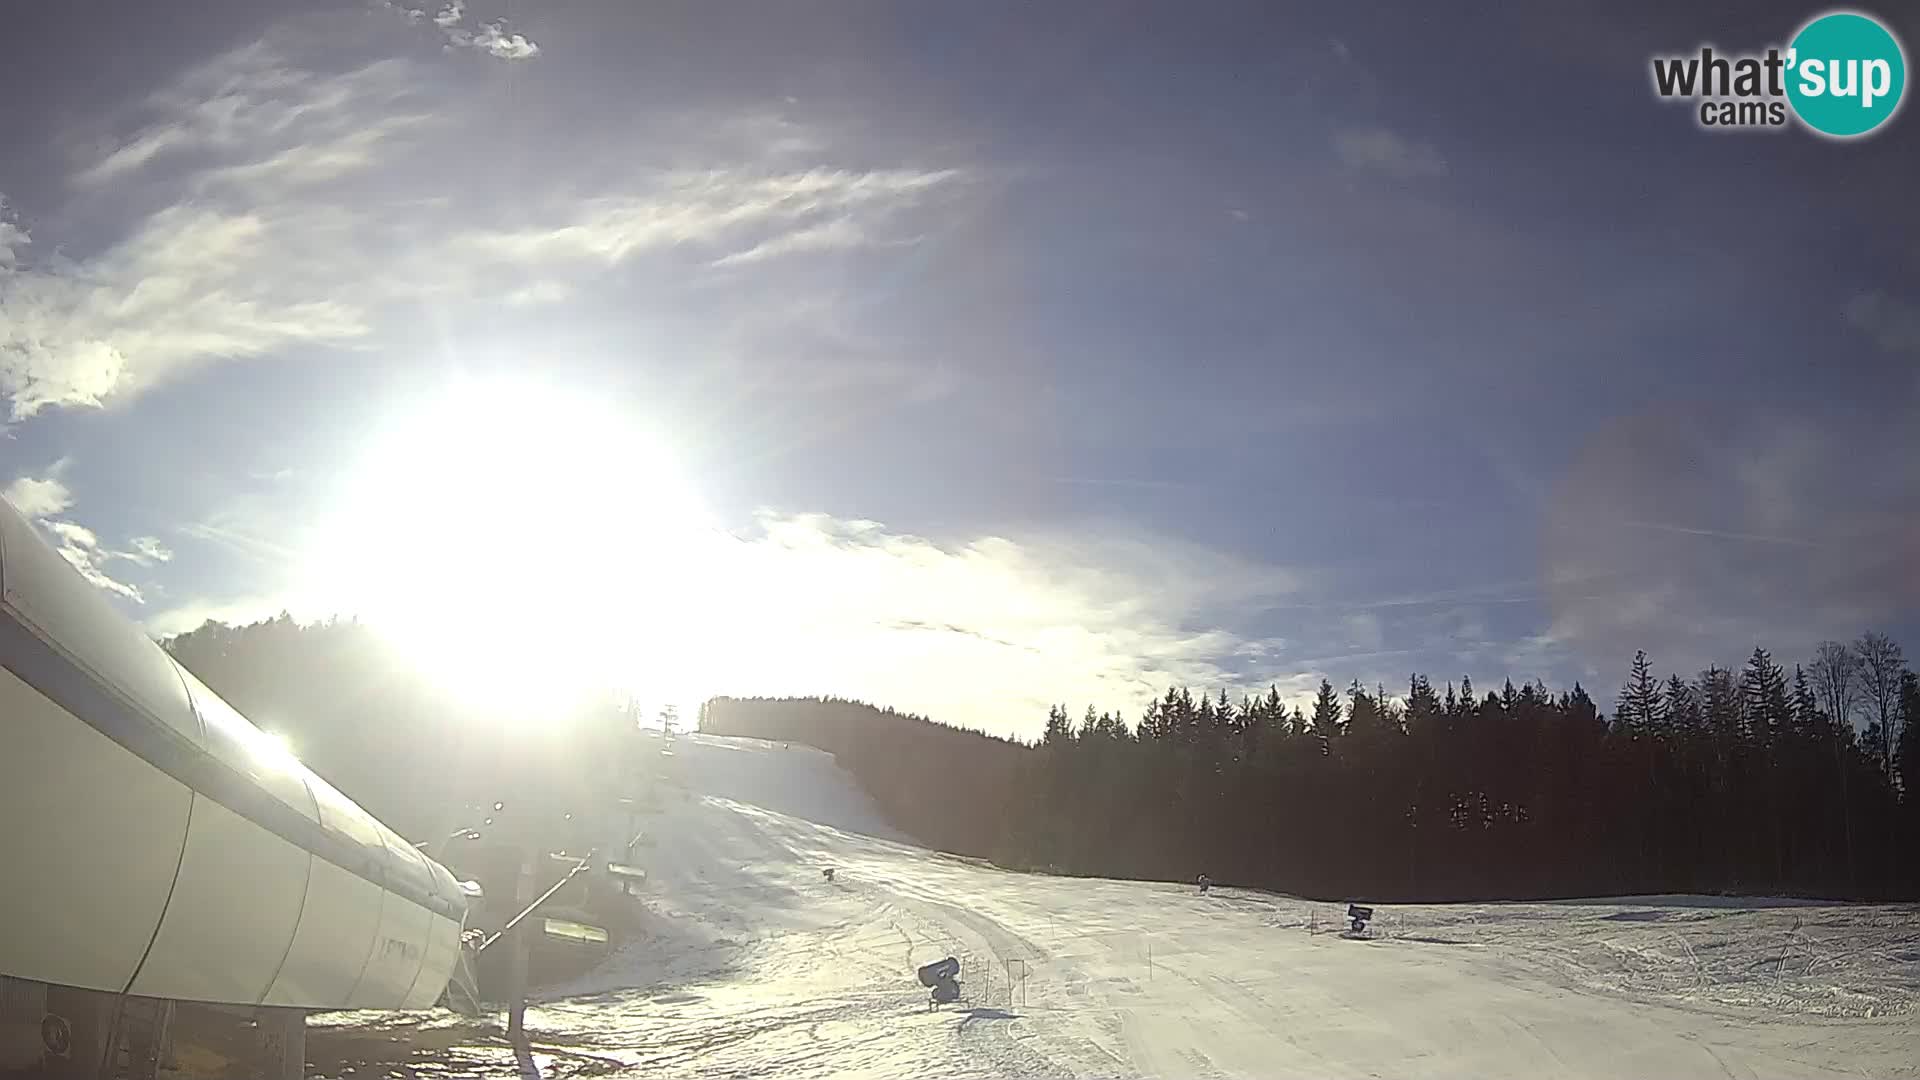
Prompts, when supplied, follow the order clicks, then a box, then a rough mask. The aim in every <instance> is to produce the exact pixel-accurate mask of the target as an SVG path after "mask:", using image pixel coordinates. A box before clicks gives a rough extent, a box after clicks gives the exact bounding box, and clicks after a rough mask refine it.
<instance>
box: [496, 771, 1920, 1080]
mask: <svg viewBox="0 0 1920 1080" xmlns="http://www.w3.org/2000/svg"><path fill="white" fill-rule="evenodd" d="M659 749H660V751H661V753H660V754H659V755H658V760H659V763H660V769H661V778H660V786H659V791H660V798H659V806H660V810H659V812H658V814H657V816H656V817H655V818H654V819H653V820H652V822H651V824H650V826H649V831H650V833H651V834H652V835H653V836H654V837H655V838H656V839H655V840H654V846H653V847H652V848H651V849H643V851H642V852H641V853H640V854H641V859H640V861H643V862H645V863H646V864H647V865H648V868H649V894H648V898H647V900H646V901H645V903H646V905H647V908H648V912H647V919H648V924H649V927H650V936H649V937H648V938H647V939H646V940H644V941H640V942H637V943H635V944H633V945H631V946H629V947H628V948H626V949H625V950H623V951H622V952H621V953H619V954H616V956H615V957H614V958H613V959H612V960H611V961H610V962H609V963H608V964H607V965H605V966H604V967H603V968H602V969H601V970H599V971H596V972H594V973H593V974H592V975H590V976H589V977H588V978H586V979H583V980H581V981H580V982H578V983H576V984H574V985H570V986H566V987H561V988H558V989H557V990H556V991H554V992H553V993H551V994H549V995H548V1000H547V1002H546V1003H545V1005H544V1006H542V1007H540V1008H537V1009H536V1010H535V1011H534V1012H533V1013H532V1014H531V1016H530V1019H529V1023H530V1026H531V1027H532V1028H533V1029H534V1030H535V1031H536V1032H537V1033H538V1038H539V1039H541V1040H544V1041H545V1043H546V1044H547V1045H548V1046H549V1047H551V1048H556V1049H555V1051H554V1053H553V1054H551V1055H549V1056H547V1057H545V1058H543V1059H542V1060H543V1061H544V1062H545V1063H546V1066H547V1068H548V1070H549V1073H550V1075H552V1074H565V1073H567V1072H568V1071H569V1070H574V1069H578V1070H580V1071H583V1072H592V1073H618V1074H620V1075H631V1076H649V1077H651V1076H658V1077H668V1076H672V1077H716V1078H717V1077H738V1076H746V1075H777V1076H783V1077H871V1078H882V1077H885V1078H907V1077H927V1078H934V1077H938V1078H941V1080H948V1078H953V1077H1010V1076H1018V1077H1133V1076H1153V1077H1170V1078H1171V1077H1182V1078H1186V1077H1258V1078H1262V1080H1266V1078H1274V1077H1289V1076H1298V1077H1350V1076H1351V1077H1361V1076H1386V1077H1411V1076H1419V1077H1475V1078H1480V1077H1525V1078H1528V1080H1535V1078H1538V1077H1542V1076H1552V1077H1556V1078H1557V1077H1653V1076H1660V1077H1679V1076H1734V1077H1813V1076H1836V1075H1851V1076H1874V1077H1899V1076H1914V1075H1920V1071H1917V1070H1920V1025H1917V1024H1916V1020H1915V1015H1914V1007H1915V992H1916V977H1917V976H1920V912H1917V911H1916V910H1915V909H1914V908H1913V907H1911V906H1908V907H1852V906H1831V905H1812V906H1809V905H1803V904H1797V903H1790V902H1780V901H1773V902H1767V901H1753V902H1747V901H1730V900H1724V899H1710V898H1697V897H1695V898H1690V897H1650V898H1639V899H1635V900H1611V901H1592V902H1585V901H1582V902H1567V903H1554V904H1480V905H1457V906H1430V907H1394V906H1391V905H1382V906H1381V907H1380V911H1379V917H1378V919H1377V921H1376V923H1375V925H1374V934H1373V936H1372V937H1371V938H1370V939H1367V940H1354V939H1352V938H1349V937H1345V936H1343V935H1341V934H1340V933H1339V932H1338V931H1339V930H1340V929H1342V928H1343V926H1344V920H1343V919H1341V918H1340V915H1341V912H1342V910H1343V909H1342V906H1341V905H1337V904H1317V903H1310V902H1306V901H1298V900H1291V899H1287V898H1282V897H1275V896H1271V895H1267V894H1260V893H1252V892H1244V891H1238V890H1233V889H1222V888H1216V889H1215V890H1214V892H1213V894H1212V895H1210V896H1206V897H1202V896H1200V895H1198V894H1197V892H1196V890H1194V889H1192V888H1190V887H1185V886H1178V885H1171V884H1156V883H1141V882H1121V881H1107V880H1085V879H1069V878H1054V877H1046V876H1039V875H1030V874H1020V873H1012V872H1007V871H1003V870H998V869H995V868H993V867H990V866H987V865H984V864H982V863H980V862H978V861H975V860H967V859H960V858H956V857H951V856H945V855H940V854H936V853H933V852H929V851H926V850H923V849H920V848H917V847H915V846H913V845H911V844H909V843H906V842H904V840H903V839H902V838H901V837H899V836H897V835H896V834H894V833H893V832H892V831H891V830H890V829H888V828H887V827H886V825H885V823H884V822H882V821H881V820H880V819H879V817H878V815H877V814H876V813H875V812H874V810H873V808H872V807H871V806H870V805H869V803H868V802H867V800H866V799H865V798H864V797H863V796H862V794H861V793H860V792H859V791H858V790H857V788H856V787H855V785H854V784H853V783H852V782H851V780H850V779H849V778H848V777H847V776H846V775H845V774H844V773H843V772H841V770H839V769H838V767H837V766H836V765H835V764H834V762H833V761H832V759H831V758H830V757H828V756H827V755H825V754H823V753H820V752H818V751H815V750H811V749H806V748H803V747H800V746H799V745H797V744H794V745H792V746H783V745H782V744H778V743H767V742H759V741H753V740H741V739H725V738H712V737H706V736H689V737H682V738H680V739H678V740H673V741H672V742H671V743H669V742H668V741H666V740H661V743H660V747H659ZM828 867H831V868H834V869H835V870H836V874H835V876H834V880H833V881H831V882H829V881H827V880H826V879H825V878H824V876H823V875H822V872H821V871H822V870H823V869H825V868H828ZM950 953H951V954H953V955H955V956H958V957H960V959H961V961H962V963H963V965H964V970H963V973H962V977H963V980H964V984H963V985H964V990H965V993H966V997H965V998H964V999H963V1000H962V1002H961V1003H960V1004H958V1005H956V1006H948V1007H945V1008H942V1009H940V1010H936V1011H929V1009H928V1006H927V1001H926V991H925V990H924V989H923V988H922V987H921V986H920V985H919V984H918V983H917V982H916V981H915V979H914V969H915V968H916V967H917V966H918V965H920V964H924V963H927V962H929V961H931V960H935V959H938V958H940V957H942V956H945V955H947V954H950ZM1009 961H1015V962H1016V963H1014V964H1012V965H1009V963H1008V962H1009ZM1021 962H1023V963H1021ZM1021 966H1024V967H1025V968H1026V969H1027V979H1026V982H1025V984H1024V986H1020V985H1017V984H1016V985H1013V986H1011V987H1010V986H1009V981H1008V976H1009V967H1012V968H1013V969H1015V973H1016V974H1017V969H1018V968H1020V967H1021Z"/></svg>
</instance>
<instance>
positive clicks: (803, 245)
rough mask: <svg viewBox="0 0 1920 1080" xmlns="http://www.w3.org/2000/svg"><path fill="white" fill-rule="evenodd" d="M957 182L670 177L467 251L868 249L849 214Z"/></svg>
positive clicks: (885, 177)
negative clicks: (852, 245)
mask: <svg viewBox="0 0 1920 1080" xmlns="http://www.w3.org/2000/svg"><path fill="white" fill-rule="evenodd" d="M958 178H959V173H958V172H956V171H954V170H951V169H946V170H933V171H919V170H905V169H881V170H872V171H864V172H861V171H853V170H845V169H808V170H804V171H799V172H787V173H777V174H772V175H766V174H756V173H754V172H751V171H747V170H713V171H706V172H667V173H660V174H657V175H655V176H654V177H652V178H651V180H650V181H649V182H645V183H644V184H642V185H641V190H639V191H637V192H635V193H633V194H627V195H618V196H606V197H602V198H598V199H592V200H589V201H586V202H584V203H582V204H581V205H580V206H579V207H578V208H577V209H576V210H575V211H574V212H573V213H572V214H571V215H570V216H569V217H568V218H567V219H565V220H563V221H560V222H556V223H554V224H550V225H545V226H537V227H531V228H518V229H504V230H486V231H476V232H473V233H470V234H468V235H467V236H466V237H464V238H463V239H462V241H461V243H462V244H463V246H465V247H466V248H467V249H468V250H469V252H470V253H477V254H481V255H485V256H492V257H497V258H505V259H509V260H513V261H516V262H547V261H563V260H589V261H594V262H601V263H608V264H611V263H618V262H621V261H623V260H625V259H628V258H631V257H633V256H636V255H640V254H643V253H646V252H651V251H658V250H662V249H667V248H673V247H678V246H681V245H690V246H700V247H706V248H709V249H711V248H720V249H721V250H722V251H723V252H725V249H727V248H729V247H731V248H733V250H732V251H731V252H726V253H724V254H722V255H721V256H720V259H721V261H722V262H727V261H733V262H736V263H738V262H752V261H757V260H759V259H762V258H765V257H768V256H771V255H775V254H781V253H791V252H795V251H804V250H820V249H822V248H828V247H836V246H846V245H847V244H848V243H864V242H866V240H867V237H868V233H867V231H866V230H865V229H864V228H863V227H862V226H860V225H857V224H855V222H854V220H853V219H852V217H851V216H850V215H854V214H863V215H867V216H868V217H869V218H870V219H872V220H875V221H883V220H884V219H885V217H886V216H887V215H888V214H889V213H890V212H893V211H897V210H899V209H902V208H904V207H907V206H911V205H913V204H915V203H916V202H917V201H918V200H920V199H922V198H923V197H925V196H926V195H928V194H929V193H931V192H933V191H935V190H936V189H939V188H941V187H943V186H946V185H950V184H952V183H953V182H955V181H956V180H957V179H958Z"/></svg>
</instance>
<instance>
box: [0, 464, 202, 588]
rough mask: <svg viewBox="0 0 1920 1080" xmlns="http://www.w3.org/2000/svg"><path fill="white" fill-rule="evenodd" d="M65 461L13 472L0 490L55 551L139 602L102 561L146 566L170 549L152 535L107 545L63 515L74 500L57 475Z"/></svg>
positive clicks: (84, 573)
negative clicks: (121, 546)
mask: <svg viewBox="0 0 1920 1080" xmlns="http://www.w3.org/2000/svg"><path fill="white" fill-rule="evenodd" d="M67 464H68V463H67V461H66V459H64V458H63V459H61V460H60V461H57V462H55V463H54V464H53V465H51V466H50V467H48V469H47V471H46V473H45V475H41V476H18V477H15V478H14V479H13V480H12V481H10V482H9V483H8V484H7V486H6V488H5V489H3V490H0V495H4V496H5V498H6V500H7V502H9V503H12V504H13V508H14V509H16V510H18V511H20V513H22V514H24V515H26V516H27V517H28V518H30V519H32V520H33V522H34V523H35V524H36V525H38V526H39V527H40V528H41V529H42V530H43V531H44V532H45V533H46V534H47V537H48V539H50V540H52V541H53V544H54V549H55V550H56V551H58V552H59V553H60V557H61V558H63V559H65V560H66V561H67V563H68V565H70V566H72V567H73V568H74V569H75V570H78V571H79V572H80V576H82V577H84V578H86V579H87V580H88V581H89V582H91V583H93V585H94V586H96V587H97V588H100V589H102V590H105V591H106V592H110V593H113V594H114V595H116V596H121V597H125V598H126V599H128V600H131V601H133V602H134V603H136V604H138V603H143V602H144V601H145V597H144V596H143V595H142V594H141V591H140V589H139V588H138V587H137V586H134V585H132V584H129V583H127V582H125V581H121V580H120V579H118V578H116V577H114V576H113V575H112V574H110V573H108V571H107V567H108V565H109V564H110V563H111V562H113V561H114V560H116V559H120V560H125V561H128V562H132V563H136V564H138V565H143V566H146V565H151V564H152V563H153V562H154V561H155V559H154V556H155V555H156V554H160V555H162V556H163V557H171V553H170V552H167V551H166V549H165V548H164V547H161V545H160V543H159V541H158V540H156V539H154V538H153V537H142V538H140V539H139V540H136V541H135V542H134V544H133V549H132V550H130V551H116V550H113V549H111V548H108V547H105V546H103V545H102V544H101V543H100V537H99V536H98V534H96V533H95V532H94V531H93V530H92V529H90V528H88V527H86V526H85V525H82V524H80V523H79V522H77V521H74V520H72V518H71V517H70V516H67V515H68V511H70V510H72V509H73V505H74V498H73V491H72V490H71V489H70V488H68V487H67V484H66V482H65V481H64V480H63V479H61V475H60V474H62V473H63V472H65V471H66V468H67Z"/></svg>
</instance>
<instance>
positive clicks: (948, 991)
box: [919, 956, 960, 1009]
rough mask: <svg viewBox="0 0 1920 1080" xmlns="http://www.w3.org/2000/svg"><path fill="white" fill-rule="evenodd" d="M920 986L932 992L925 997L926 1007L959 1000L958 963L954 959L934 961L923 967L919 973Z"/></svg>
mask: <svg viewBox="0 0 1920 1080" xmlns="http://www.w3.org/2000/svg"><path fill="white" fill-rule="evenodd" d="M919 975H920V985H921V986H925V987H928V988H929V989H930V990H931V991H932V992H931V993H930V994H928V995H927V1007H928V1008H929V1009H931V1008H933V1007H934V1006H935V1005H945V1004H948V1003H950V1002H954V1001H958V1000H960V961H959V960H957V959H955V958H954V957H951V956H949V957H947V958H946V959H944V960H935V961H934V962H933V963H931V964H926V965H923V966H922V967H921V968H920V971H919Z"/></svg>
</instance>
